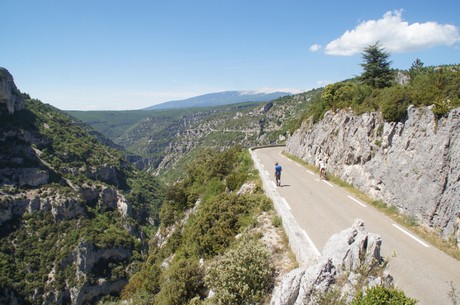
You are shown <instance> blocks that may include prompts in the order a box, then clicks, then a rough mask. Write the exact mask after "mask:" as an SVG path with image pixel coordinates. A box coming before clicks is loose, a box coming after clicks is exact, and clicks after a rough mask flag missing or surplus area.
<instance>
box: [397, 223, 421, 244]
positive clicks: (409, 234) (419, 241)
mask: <svg viewBox="0 0 460 305" xmlns="http://www.w3.org/2000/svg"><path fill="white" fill-rule="evenodd" d="M393 226H394V227H395V228H396V229H398V230H400V231H401V232H403V233H404V234H406V235H407V236H409V237H410V238H412V239H414V240H415V241H416V242H418V243H420V244H421V245H422V246H424V247H426V248H429V247H430V246H429V245H428V244H426V243H424V242H423V241H421V240H420V239H418V238H417V237H415V236H414V235H412V234H411V233H409V232H407V231H406V230H404V229H403V228H401V227H400V226H398V225H397V224H395V223H394V224H393Z"/></svg>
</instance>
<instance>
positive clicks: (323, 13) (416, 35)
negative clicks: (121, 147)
mask: <svg viewBox="0 0 460 305" xmlns="http://www.w3.org/2000/svg"><path fill="white" fill-rule="evenodd" d="M0 12H1V17H0V20H1V25H0V66H1V67H4V68H6V69H8V70H9V71H10V73H11V74H13V76H14V79H15V82H16V85H17V87H18V88H19V89H20V90H21V91H22V92H27V93H29V94H30V95H31V96H32V97H34V98H38V99H40V100H41V101H42V102H44V103H49V104H51V105H53V106H55V107H58V108H60V109H63V110H129V109H141V108H145V107H148V106H151V105H154V104H158V103H161V102H166V101H170V100H177V99H184V98H189V97H193V96H197V95H201V94H206V93H212V92H220V91H227V90H266V91H269V90H273V89H284V90H286V89H289V90H292V91H306V90H310V89H312V88H318V87H322V86H324V85H326V84H328V83H332V82H336V81H341V80H344V79H347V78H350V77H354V76H356V75H360V74H361V73H362V68H361V66H360V63H362V57H361V54H362V50H363V48H364V47H366V46H368V45H370V44H373V43H375V42H376V41H380V43H381V44H382V46H383V47H384V48H385V49H386V51H388V52H389V53H390V54H391V57H390V60H391V61H392V67H393V68H399V69H409V68H410V65H411V64H412V63H413V62H414V60H415V59H417V58H419V59H420V60H421V61H422V62H423V63H424V64H425V66H431V65H440V64H456V63H460V14H459V12H460V1H458V0H449V1H443V0H440V1H432V0H430V1H424V0H421V1H413V0H411V1H395V0H386V1H369V0H366V1H335V0H330V1H306V0H303V1H301V0H298V1H292V0H283V1H281V0H278V1H274V0H264V1H262V0H229V1H227V0H221V1H219V0H171V1H165V0H161V1H160V0H158V1H157V0H151V1H147V0H145V1H140V0H132V1H127V0H125V1H121V0H91V1H89V0H79V1H77V0H74V1H62V0H59V1H58V0H54V1H52V0H41V1H36V0H24V1H21V0H19V1H12V0H0Z"/></svg>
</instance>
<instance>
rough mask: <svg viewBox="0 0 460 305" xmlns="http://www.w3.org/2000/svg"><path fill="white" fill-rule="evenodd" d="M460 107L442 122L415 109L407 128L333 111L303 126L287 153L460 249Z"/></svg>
mask: <svg viewBox="0 0 460 305" xmlns="http://www.w3.org/2000/svg"><path fill="white" fill-rule="evenodd" d="M459 118H460V109H454V110H452V111H451V112H449V113H448V115H447V116H445V117H442V118H439V119H438V118H437V117H436V116H435V115H434V114H433V112H432V111H431V108H430V107H424V108H416V107H413V106H410V107H409V108H408V110H407V117H406V120H405V121H404V122H400V123H394V122H392V123H390V122H385V121H384V119H383V117H382V115H381V114H380V113H364V114H362V115H355V114H353V113H352V112H351V111H349V110H340V111H338V112H336V113H334V112H327V113H326V114H325V116H324V119H323V120H321V121H320V122H318V123H316V124H313V123H312V122H311V121H309V122H304V124H303V125H302V126H301V128H299V129H298V130H297V131H296V132H295V133H294V134H293V135H292V137H291V138H290V139H289V140H288V141H287V145H286V150H287V152H288V153H290V154H293V155H295V156H298V157H300V158H302V159H303V160H305V161H307V162H309V163H311V164H315V165H317V164H318V160H319V159H320V158H322V159H323V160H325V161H326V164H327V170H328V171H329V172H330V173H332V174H334V175H336V176H338V177H340V178H341V179H343V180H345V181H346V182H349V183H351V184H353V185H354V186H355V187H357V188H358V189H360V190H361V191H363V192H365V193H367V194H368V195H370V196H371V197H372V198H374V199H376V200H383V201H384V202H385V203H387V204H389V205H394V206H396V207H398V208H399V210H400V211H401V212H403V213H405V214H406V215H409V216H412V217H415V218H416V219H417V220H418V221H419V222H420V223H421V224H423V225H425V226H428V227H430V228H432V229H435V230H439V231H440V232H441V234H442V236H443V237H445V238H449V237H450V238H452V237H455V238H456V239H457V242H458V244H459V245H460V200H459V198H460V167H458V165H459V164H460V139H459V132H460V119H459Z"/></svg>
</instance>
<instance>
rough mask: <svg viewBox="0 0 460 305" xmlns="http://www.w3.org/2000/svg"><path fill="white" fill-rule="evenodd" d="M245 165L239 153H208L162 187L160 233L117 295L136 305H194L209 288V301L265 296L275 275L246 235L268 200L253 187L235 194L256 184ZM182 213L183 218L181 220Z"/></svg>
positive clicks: (247, 159)
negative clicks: (182, 175) (244, 186)
mask: <svg viewBox="0 0 460 305" xmlns="http://www.w3.org/2000/svg"><path fill="white" fill-rule="evenodd" d="M251 164H252V161H251V159H250V156H249V153H248V152H247V151H245V150H242V149H241V148H238V147H233V148H231V149H228V150H225V151H217V150H209V149H207V150H204V151H203V152H202V153H201V154H200V155H199V156H198V157H197V158H196V159H195V162H193V163H192V164H190V165H189V167H188V169H187V171H186V176H185V179H184V180H183V181H181V182H177V183H175V184H172V185H170V186H169V187H168V188H167V190H166V192H165V200H164V202H163V207H162V210H161V213H160V218H161V224H162V225H161V227H160V233H161V234H160V235H157V238H156V240H155V241H152V243H155V244H154V245H153V246H152V249H151V252H150V255H149V258H148V259H147V261H146V263H145V264H144V266H143V267H142V268H141V270H140V271H139V272H138V273H137V274H135V275H134V276H133V277H132V278H131V279H130V282H129V284H128V285H127V286H126V287H125V289H124V290H123V293H122V296H123V298H125V299H132V300H133V302H135V303H136V304H188V303H189V302H191V303H193V304H198V303H200V302H203V301H202V300H201V299H203V298H204V297H205V296H206V295H207V291H208V290H209V289H210V288H212V289H213V290H214V292H215V293H216V295H215V297H214V298H211V299H209V300H207V301H206V302H210V303H209V304H214V302H215V304H217V303H218V302H224V303H228V302H230V303H234V302H236V303H247V302H249V303H252V302H255V301H256V300H257V301H260V300H261V299H262V298H263V296H265V295H266V294H267V293H268V292H269V291H270V289H271V287H272V285H273V276H274V274H273V269H272V268H273V266H271V263H270V258H269V255H268V250H267V249H266V248H265V246H264V245H263V244H261V243H260V242H259V241H258V240H257V238H258V237H257V236H254V235H253V234H250V233H248V230H250V229H251V228H252V227H254V226H256V224H257V221H256V219H255V217H256V216H257V215H258V214H259V213H260V212H261V211H264V210H270V209H271V208H272V206H271V202H270V201H269V199H268V198H267V197H265V195H263V194H262V191H261V189H260V186H257V187H255V189H254V191H253V192H252V193H246V194H240V195H238V194H237V193H236V192H235V191H237V190H238V189H239V188H240V187H241V186H242V184H243V183H245V182H247V181H252V182H253V183H255V185H258V184H259V182H257V175H256V173H255V172H254V171H253V170H252V168H251ZM192 208H193V210H192ZM184 215H190V216H189V217H188V220H187V221H182V220H183V219H184ZM166 236H167V239H166V240H163V238H165V237H166ZM236 236H241V237H240V238H236ZM202 259H204V262H203V261H202V262H201V263H200V260H202ZM224 265H225V266H226V267H224ZM222 268H226V269H225V270H224V269H222ZM251 275H252V276H251ZM236 303H235V304H236ZM207 304H208V303H207Z"/></svg>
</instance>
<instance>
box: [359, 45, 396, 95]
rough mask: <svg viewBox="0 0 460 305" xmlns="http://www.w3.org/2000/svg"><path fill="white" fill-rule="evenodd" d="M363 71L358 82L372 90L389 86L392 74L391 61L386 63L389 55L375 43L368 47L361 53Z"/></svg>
mask: <svg viewBox="0 0 460 305" xmlns="http://www.w3.org/2000/svg"><path fill="white" fill-rule="evenodd" d="M362 57H363V61H364V62H363V63H362V64H361V66H362V67H363V69H364V72H363V74H362V75H361V77H360V80H361V81H362V82H363V83H364V84H367V85H369V86H371V87H373V88H385V87H389V86H391V83H392V81H393V72H392V71H391V69H390V65H391V61H388V58H389V57H390V54H389V53H387V52H385V50H384V48H383V47H382V46H381V45H380V44H379V43H378V42H376V43H375V44H373V45H370V46H368V47H367V48H365V49H364V52H363V53H362Z"/></svg>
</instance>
